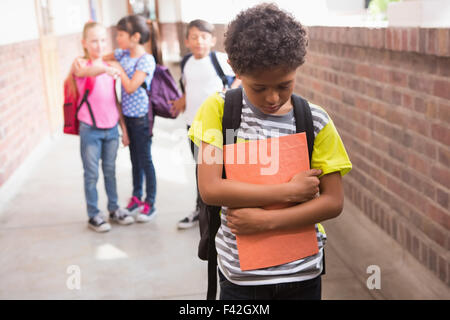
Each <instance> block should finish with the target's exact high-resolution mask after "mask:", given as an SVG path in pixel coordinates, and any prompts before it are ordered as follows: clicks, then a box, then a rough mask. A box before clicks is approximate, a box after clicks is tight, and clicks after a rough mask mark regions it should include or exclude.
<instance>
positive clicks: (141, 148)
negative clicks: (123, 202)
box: [108, 15, 156, 222]
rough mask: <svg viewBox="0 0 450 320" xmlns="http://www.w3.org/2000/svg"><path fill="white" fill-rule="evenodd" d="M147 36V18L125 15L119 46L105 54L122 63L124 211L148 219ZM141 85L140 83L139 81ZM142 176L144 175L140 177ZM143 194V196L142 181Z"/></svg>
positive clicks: (151, 210) (151, 189)
mask: <svg viewBox="0 0 450 320" xmlns="http://www.w3.org/2000/svg"><path fill="white" fill-rule="evenodd" d="M150 38H151V33H150V30H149V28H148V26H147V21H146V19H145V18H144V17H142V16H139V15H132V16H127V17H124V18H122V19H120V21H119V23H118V24H117V38H116V40H117V43H118V45H119V49H116V50H115V51H114V54H113V55H109V56H108V58H113V59H115V60H117V61H118V62H119V63H120V65H121V66H122V68H123V69H122V70H121V72H120V79H121V81H122V110H123V114H124V118H125V124H126V127H127V130H128V135H129V139H130V158H131V164H132V175H133V194H132V197H131V199H130V201H129V203H128V206H127V209H128V211H129V212H130V213H131V214H133V215H136V220H137V221H138V222H148V221H150V220H151V219H153V217H154V216H155V213H156V211H155V205H154V203H155V196H156V176H155V168H154V166H153V161H152V156H151V145H152V137H151V136H150V133H149V120H148V111H149V110H148V105H149V100H148V95H147V92H146V89H145V88H144V86H145V87H146V88H147V90H149V89H150V85H151V81H152V78H153V73H154V71H155V67H156V62H155V58H154V57H153V56H152V55H151V54H148V53H147V52H146V51H145V48H144V44H145V43H147V42H148V41H149V40H150ZM144 83H145V85H144V86H143V84H144ZM144 178H145V179H144ZM144 181H145V185H146V193H147V194H146V198H145V200H144V201H143V202H141V198H142V196H143V182H144Z"/></svg>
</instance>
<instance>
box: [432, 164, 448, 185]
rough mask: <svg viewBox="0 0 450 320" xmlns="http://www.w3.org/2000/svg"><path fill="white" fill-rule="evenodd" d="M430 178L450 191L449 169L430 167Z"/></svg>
mask: <svg viewBox="0 0 450 320" xmlns="http://www.w3.org/2000/svg"><path fill="white" fill-rule="evenodd" d="M431 177H432V178H433V179H434V180H435V181H436V182H438V183H440V184H441V185H443V186H444V187H446V188H447V189H450V169H449V168H444V167H441V166H432V167H431Z"/></svg>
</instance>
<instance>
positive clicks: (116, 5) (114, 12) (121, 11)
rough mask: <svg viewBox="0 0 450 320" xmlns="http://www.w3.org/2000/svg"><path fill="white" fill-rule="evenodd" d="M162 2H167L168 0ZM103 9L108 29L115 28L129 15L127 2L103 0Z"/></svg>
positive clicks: (122, 0)
mask: <svg viewBox="0 0 450 320" xmlns="http://www.w3.org/2000/svg"><path fill="white" fill-rule="evenodd" d="M168 1H171V0H168ZM161 2H166V0H164V1H161ZM101 7H102V8H101V9H102V11H103V12H102V16H103V24H104V25H105V26H106V27H110V26H115V25H116V24H117V22H119V20H120V19H121V18H123V17H124V16H126V15H127V14H128V11H127V10H128V8H127V3H126V1H125V0H102V5H101Z"/></svg>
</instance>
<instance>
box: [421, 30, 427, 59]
mask: <svg viewBox="0 0 450 320" xmlns="http://www.w3.org/2000/svg"><path fill="white" fill-rule="evenodd" d="M427 33H428V30H427V29H424V28H420V29H419V52H420V53H426V45H427Z"/></svg>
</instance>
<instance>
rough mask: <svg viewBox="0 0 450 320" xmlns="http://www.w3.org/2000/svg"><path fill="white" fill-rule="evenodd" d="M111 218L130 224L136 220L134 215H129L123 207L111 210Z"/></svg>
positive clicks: (123, 223)
mask: <svg viewBox="0 0 450 320" xmlns="http://www.w3.org/2000/svg"><path fill="white" fill-rule="evenodd" d="M109 219H111V220H112V221H114V222H116V223H118V224H122V225H128V224H132V223H133V222H134V219H133V217H132V216H130V215H129V213H128V211H127V210H125V209H122V208H119V209H117V210H116V211H114V212H110V214H109Z"/></svg>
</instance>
